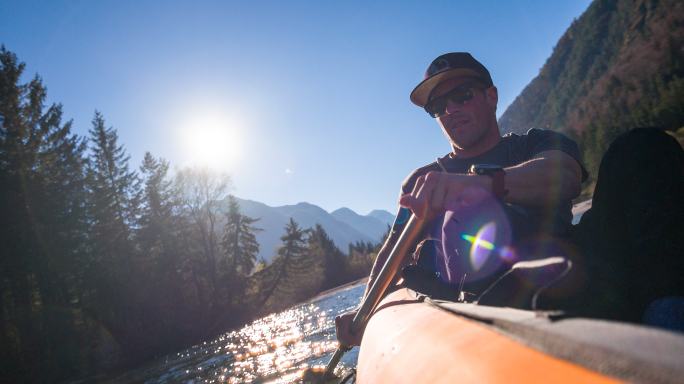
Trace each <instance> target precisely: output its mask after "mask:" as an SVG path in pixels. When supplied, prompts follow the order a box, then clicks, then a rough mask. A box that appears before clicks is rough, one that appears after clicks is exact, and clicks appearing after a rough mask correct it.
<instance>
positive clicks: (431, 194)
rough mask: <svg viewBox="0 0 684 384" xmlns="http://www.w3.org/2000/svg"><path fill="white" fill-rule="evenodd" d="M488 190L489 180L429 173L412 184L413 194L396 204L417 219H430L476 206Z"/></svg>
mask: <svg viewBox="0 0 684 384" xmlns="http://www.w3.org/2000/svg"><path fill="white" fill-rule="evenodd" d="M490 189H491V179H490V178H489V177H486V176H475V175H463V174H454V173H446V172H429V173H427V174H425V175H422V176H420V177H419V178H418V179H417V180H416V184H415V185H414V187H413V191H411V193H406V194H404V195H402V196H401V198H400V199H399V204H400V205H401V206H403V207H406V208H409V209H410V210H411V211H412V212H413V214H414V215H416V216H417V217H419V218H426V217H427V218H428V219H430V218H431V217H432V216H434V215H436V214H439V213H441V212H443V211H444V210H445V209H450V210H458V209H459V208H462V207H464V206H470V205H473V204H476V203H478V202H480V201H482V200H483V199H484V198H485V197H486V196H488V192H487V191H489V190H490Z"/></svg>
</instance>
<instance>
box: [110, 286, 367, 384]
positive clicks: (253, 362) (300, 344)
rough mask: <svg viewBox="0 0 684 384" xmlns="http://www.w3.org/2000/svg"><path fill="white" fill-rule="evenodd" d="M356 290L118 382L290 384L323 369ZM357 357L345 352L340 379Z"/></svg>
mask: <svg viewBox="0 0 684 384" xmlns="http://www.w3.org/2000/svg"><path fill="white" fill-rule="evenodd" d="M363 288H364V287H363V286H362V285H356V286H352V287H349V288H347V289H345V290H342V291H340V292H338V293H334V294H330V295H326V296H323V297H321V298H317V299H315V300H314V301H312V302H310V303H306V304H301V305H297V306H295V307H293V308H290V309H286V310H283V311H282V312H279V313H275V314H271V315H268V316H265V317H263V318H261V319H259V320H256V321H254V322H252V323H251V324H248V325H246V326H244V327H243V328H241V329H238V330H235V331H232V332H227V333H224V334H222V335H220V336H217V337H215V338H214V339H213V340H211V341H207V342H203V343H200V344H198V345H195V346H194V347H191V348H188V349H186V350H184V351H181V352H179V353H174V354H172V355H168V356H166V357H165V358H164V359H162V361H161V362H160V363H159V364H155V365H154V366H151V367H145V368H144V369H140V370H136V371H134V372H131V373H127V374H126V375H124V376H122V377H121V379H120V380H118V381H119V382H136V383H137V382H140V383H143V382H144V383H149V384H152V383H256V382H258V383H273V384H282V383H291V382H296V381H297V379H298V378H299V377H300V375H301V373H302V371H303V370H305V369H307V368H309V367H310V366H319V365H324V364H326V363H327V361H328V360H329V359H330V356H331V355H332V352H333V351H334V350H335V349H336V348H337V346H338V343H337V339H336V337H335V324H334V318H335V316H336V315H338V314H341V313H344V312H347V311H349V310H351V309H353V308H356V307H357V306H358V304H359V301H360V298H361V296H362V294H363V292H364V289H363ZM357 356H358V351H357V350H356V349H353V350H351V351H349V352H347V353H346V354H345V356H344V358H343V360H342V362H341V363H340V364H339V365H338V368H337V369H336V374H338V375H343V374H344V373H345V372H346V371H347V370H348V369H349V368H350V367H353V366H354V365H355V364H356V357H357Z"/></svg>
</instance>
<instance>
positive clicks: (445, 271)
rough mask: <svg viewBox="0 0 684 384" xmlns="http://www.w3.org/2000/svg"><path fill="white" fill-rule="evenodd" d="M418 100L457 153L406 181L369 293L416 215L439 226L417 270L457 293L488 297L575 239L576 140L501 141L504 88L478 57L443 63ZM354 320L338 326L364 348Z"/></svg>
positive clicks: (434, 67)
mask: <svg viewBox="0 0 684 384" xmlns="http://www.w3.org/2000/svg"><path fill="white" fill-rule="evenodd" d="M410 99H411V101H412V102H413V103H414V104H416V105H418V106H420V107H423V108H424V109H425V110H426V112H427V113H428V114H429V115H430V116H431V117H433V118H435V119H436V120H437V123H438V124H439V126H440V127H441V129H442V131H443V132H444V134H445V136H446V137H447V139H448V141H449V143H450V144H451V148H452V151H451V152H450V153H448V154H447V155H445V156H443V157H441V158H438V159H437V161H435V162H433V163H431V164H428V165H426V166H424V167H421V168H418V169H417V170H415V171H414V172H413V173H412V174H411V175H409V177H408V178H407V179H406V180H405V182H404V184H403V185H402V190H401V197H400V200H399V203H400V205H401V206H402V207H403V208H402V209H400V212H399V214H398V215H397V219H396V220H395V223H394V226H393V228H392V232H391V234H390V236H389V237H388V239H387V241H386V242H385V244H384V245H383V247H382V249H381V250H380V252H379V253H378V257H377V259H376V262H375V265H374V266H373V269H372V271H371V274H370V278H369V282H368V287H371V286H372V284H373V281H374V279H375V277H376V276H377V274H378V273H379V271H380V269H381V268H382V266H383V264H384V262H385V260H386V259H387V257H388V255H389V253H390V251H391V250H392V247H393V246H394V243H395V242H396V240H397V238H398V236H399V234H400V233H401V231H402V230H403V225H404V224H405V223H406V221H407V219H408V216H409V212H408V210H410V211H411V212H413V214H415V215H416V216H418V217H420V218H431V219H432V220H431V224H430V225H429V226H428V228H429V229H428V230H426V233H425V238H426V239H427V240H430V242H431V243H432V244H427V245H426V244H424V243H423V244H422V245H423V248H426V249H428V250H430V251H427V252H423V251H421V252H420V253H421V255H420V258H421V260H418V262H419V263H421V264H423V265H426V266H427V267H426V268H430V269H432V272H434V273H435V275H436V276H437V277H438V279H439V280H440V281H441V282H442V283H444V284H446V285H449V286H452V287H453V286H456V285H459V284H460V285H463V284H465V286H466V287H468V286H469V285H470V287H472V288H471V289H474V290H479V289H481V288H482V286H483V285H484V284H486V283H489V282H491V281H492V279H493V278H495V277H496V276H498V274H499V273H500V272H501V271H502V269H503V268H505V267H506V265H509V264H510V263H511V262H513V261H516V260H519V259H524V258H526V257H527V256H528V255H525V254H524V252H523V251H522V248H519V249H516V247H524V244H525V242H527V241H531V239H537V238H547V237H549V236H551V237H563V236H567V234H568V231H569V229H570V227H571V219H572V215H571V208H572V205H571V200H572V199H573V198H574V197H576V196H578V195H579V193H580V188H581V187H580V184H581V182H582V179H583V178H585V177H586V172H585V171H584V168H583V167H582V166H581V164H580V161H579V151H578V148H577V145H576V144H575V143H574V142H573V141H571V140H570V139H568V138H567V137H565V136H563V135H561V134H559V133H556V132H552V131H544V130H538V129H533V130H530V131H529V132H528V133H527V134H526V135H522V136H518V135H506V136H503V137H502V136H501V134H500V132H499V128H498V124H497V121H496V108H497V102H498V93H497V88H496V87H495V86H494V83H493V81H492V78H491V76H490V74H489V71H488V70H487V69H486V68H485V67H484V66H483V65H482V64H481V63H480V62H478V61H477V60H475V59H474V58H473V57H472V56H471V55H470V54H469V53H465V52H455V53H447V54H444V55H442V56H439V57H438V58H436V59H435V60H434V61H433V62H432V63H431V64H430V66H429V67H428V69H427V71H426V74H425V79H424V80H423V81H422V82H421V83H420V84H418V86H416V88H415V89H414V90H413V92H411V96H410ZM407 209H408V210H407ZM445 211H446V212H447V213H446V214H444V212H445ZM433 218H434V219H433ZM483 250H484V251H483ZM425 259H428V260H427V261H426V260H425ZM367 291H368V290H367ZM353 315H354V313H353V312H351V313H347V314H344V315H342V316H340V317H338V318H337V319H336V325H337V331H338V338H339V340H340V341H341V343H342V344H345V345H358V344H359V343H360V336H361V335H353V334H351V333H350V331H349V325H350V323H351V319H352V318H353Z"/></svg>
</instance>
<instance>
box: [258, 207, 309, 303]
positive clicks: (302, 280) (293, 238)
mask: <svg viewBox="0 0 684 384" xmlns="http://www.w3.org/2000/svg"><path fill="white" fill-rule="evenodd" d="M308 232H309V231H308V230H305V229H302V228H300V227H299V225H298V224H297V222H295V221H294V219H293V218H290V221H289V222H288V223H287V225H286V226H285V234H284V235H283V236H282V237H281V238H280V239H281V240H282V242H283V243H282V245H281V246H280V248H279V249H278V255H277V256H276V258H275V259H274V260H273V263H272V264H271V265H270V266H269V267H268V268H267V269H268V271H262V272H263V273H262V275H264V276H266V279H264V280H265V283H264V288H262V289H261V295H262V298H261V300H260V301H261V303H262V305H265V304H266V303H268V302H276V303H279V304H281V305H282V304H283V303H293V302H295V301H296V300H298V299H301V298H303V296H305V295H306V294H307V293H310V292H308V291H310V290H311V285H312V283H314V284H315V283H316V281H312V280H313V279H312V276H311V274H310V272H315V273H319V276H318V277H319V278H320V270H317V269H316V270H314V271H312V270H310V268H312V267H314V266H313V265H311V263H310V261H311V257H310V255H309V254H308V253H307V247H306V245H307V243H306V242H307V239H306V236H307V234H308ZM314 269H315V268H314ZM317 288H318V287H316V289H317Z"/></svg>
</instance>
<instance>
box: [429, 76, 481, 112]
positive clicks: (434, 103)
mask: <svg viewBox="0 0 684 384" xmlns="http://www.w3.org/2000/svg"><path fill="white" fill-rule="evenodd" d="M473 89H479V90H481V89H483V88H482V87H478V86H477V85H475V84H464V85H461V86H459V87H456V88H454V89H452V90H451V91H449V92H447V93H445V94H444V95H442V96H440V97H436V98H434V99H432V100H430V101H428V103H427V104H425V107H423V108H425V112H427V113H428V114H429V115H430V116H432V117H435V118H437V117H440V116H444V115H445V114H446V109H447V104H448V102H449V101H451V102H452V103H456V104H460V105H463V104H465V103H466V102H467V101H469V100H471V99H472V98H473V96H475V95H474V94H473Z"/></svg>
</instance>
